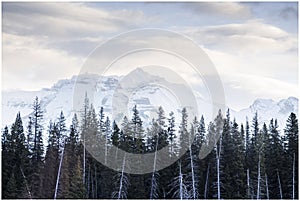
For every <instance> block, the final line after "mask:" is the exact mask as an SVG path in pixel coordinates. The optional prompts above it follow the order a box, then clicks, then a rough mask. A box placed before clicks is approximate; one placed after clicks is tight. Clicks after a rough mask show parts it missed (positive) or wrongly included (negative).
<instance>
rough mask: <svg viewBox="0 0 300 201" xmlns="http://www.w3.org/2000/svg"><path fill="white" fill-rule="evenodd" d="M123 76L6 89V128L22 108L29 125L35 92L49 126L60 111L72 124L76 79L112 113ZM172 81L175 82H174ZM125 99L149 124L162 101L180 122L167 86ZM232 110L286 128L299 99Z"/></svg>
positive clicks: (207, 110) (203, 104)
mask: <svg viewBox="0 0 300 201" xmlns="http://www.w3.org/2000/svg"><path fill="white" fill-rule="evenodd" d="M138 73H140V74H141V75H140V76H139V78H140V79H141V80H144V79H146V78H147V77H148V78H149V76H153V75H149V74H147V73H145V72H142V71H139V72H138ZM121 79H122V77H118V76H107V77H99V76H98V75H90V74H83V75H80V76H79V77H77V76H73V77H72V78H71V79H65V80H59V81H58V82H57V83H56V84H54V85H53V86H52V87H51V88H50V89H42V90H40V91H12V92H2V128H3V127H4V126H5V125H11V124H12V123H13V121H14V120H15V117H16V114H17V112H18V111H20V112H21V116H22V118H23V124H24V125H27V122H28V115H29V114H30V113H31V112H32V109H31V108H32V103H33V101H34V98H35V96H38V97H39V99H40V100H41V105H42V108H43V110H44V127H45V128H47V126H48V123H49V121H50V120H52V121H56V119H57V117H58V116H59V114H60V111H63V112H64V115H65V117H66V119H67V122H66V123H67V125H68V126H69V125H70V123H71V119H72V116H73V114H74V111H73V95H74V85H75V83H77V84H78V86H79V87H82V88H83V89H85V88H91V89H92V90H94V92H95V93H94V96H93V98H94V102H93V104H94V107H95V109H96V112H97V113H98V112H99V110H100V107H101V106H103V107H104V109H105V110H104V112H105V113H106V114H110V113H111V111H110V109H109V108H111V106H112V97H113V95H114V92H115V89H116V87H117V86H118V83H119V81H120V80H121ZM151 79H154V80H155V79H156V80H157V81H158V82H160V83H165V84H170V83H168V82H167V81H166V80H164V79H163V78H161V77H158V76H156V77H152V78H151ZM137 81H138V80H130V82H132V83H134V82H137ZM171 84H172V85H174V83H171ZM175 85H176V84H175ZM177 85H178V88H182V89H183V87H181V86H180V84H177ZM182 93H183V92H182ZM193 93H194V94H195V97H196V100H197V103H198V105H199V107H200V108H198V109H199V111H201V114H203V115H204V117H205V120H206V123H208V121H209V120H211V118H212V110H211V105H210V103H209V102H208V101H205V100H204V99H203V98H202V94H200V92H199V91H193ZM122 98H124V99H122ZM82 99H83V97H82ZM125 99H128V108H132V107H133V106H134V105H135V104H136V105H137V106H138V110H139V112H140V114H141V116H142V119H143V121H144V123H146V125H145V126H147V122H151V121H150V119H152V118H153V117H154V116H153V114H154V113H155V112H156V111H157V108H158V106H160V105H161V106H163V108H164V110H165V113H166V116H168V114H169V113H170V111H173V112H174V113H175V117H176V120H177V123H179V119H180V110H179V103H178V100H176V97H174V94H172V93H170V92H169V91H168V90H167V89H165V88H162V87H159V86H156V85H145V86H144V87H141V88H139V90H137V91H134V92H133V93H132V94H131V96H130V97H121V99H120V100H119V101H121V102H122V101H125ZM230 111H231V117H232V119H233V117H235V118H236V120H237V122H238V123H244V122H245V120H246V117H248V119H249V121H251V120H252V117H253V116H254V114H255V112H256V111H257V112H258V117H259V121H260V122H266V123H269V121H270V119H271V118H277V119H278V123H279V126H280V129H283V128H284V126H285V122H286V120H287V118H288V116H289V114H290V113H291V112H294V113H296V115H298V99H297V98H294V97H289V98H288V99H283V100H281V101H279V102H275V101H273V100H271V99H257V100H256V101H254V103H253V104H252V105H251V106H250V107H249V108H246V109H243V110H241V111H233V110H230ZM128 115H129V117H131V111H129V112H128ZM110 117H111V116H110ZM198 119H199V117H198ZM250 123H251V122H250Z"/></svg>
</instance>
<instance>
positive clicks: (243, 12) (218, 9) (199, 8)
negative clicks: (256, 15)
mask: <svg viewBox="0 0 300 201" xmlns="http://www.w3.org/2000/svg"><path fill="white" fill-rule="evenodd" d="M184 6H185V7H187V8H189V9H190V10H192V11H194V12H195V13H198V14H209V15H215V16H222V17H227V18H230V19H236V18H237V19H241V18H243V19H247V18H249V17H251V10H250V8H248V7H247V6H246V5H243V4H241V3H237V2H223V3H218V2H213V3H204V2H202V3H186V4H184Z"/></svg>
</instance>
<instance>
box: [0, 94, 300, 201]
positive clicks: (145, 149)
mask: <svg viewBox="0 0 300 201" xmlns="http://www.w3.org/2000/svg"><path fill="white" fill-rule="evenodd" d="M103 111H104V110H103V108H101V110H100V111H95V109H94V107H93V105H92V104H90V103H89V100H88V99H87V98H86V99H85V104H84V105H83V107H82V112H81V113H80V114H77V115H76V114H75V115H74V117H73V119H72V124H71V125H66V123H65V122H66V119H65V117H64V114H63V111H61V113H60V114H58V116H59V118H58V119H57V121H55V122H49V126H48V127H47V128H44V127H43V126H42V125H43V115H44V113H43V108H41V105H40V102H39V100H38V98H36V99H35V100H34V104H33V108H32V113H31V115H30V118H29V119H26V120H22V119H21V114H20V113H18V114H16V120H15V122H14V123H13V124H12V126H11V127H10V128H8V127H7V126H6V127H5V128H3V131H2V150H1V152H2V198H3V199H6V198H25V199H26V198H48V199H53V198H77V199H80V198H82V199H88V198H91V199H96V198H115V199H121V198H128V199H133V198H139V199H155V198H160V199H164V198H173V199H210V198H214V199H231V198H239V199H298V120H297V117H296V115H295V114H294V113H291V114H290V116H289V118H288V119H287V121H286V126H285V127H284V128H279V127H278V125H277V120H276V119H271V120H270V122H265V123H264V124H259V123H258V119H257V115H255V116H254V117H251V118H252V119H251V120H249V121H246V122H245V123H244V124H241V125H239V124H237V123H236V121H235V119H234V117H232V116H230V113H229V111H219V114H218V116H217V117H216V118H215V120H214V121H212V122H210V123H209V124H205V121H204V118H203V116H201V117H195V118H194V121H193V123H192V124H188V122H187V117H188V115H189V114H188V113H187V112H186V109H185V108H182V116H181V119H175V117H174V114H173V113H172V112H171V113H170V114H165V112H164V110H163V108H162V107H160V108H159V110H158V111H157V112H158V115H157V116H158V118H157V119H153V121H152V122H151V123H150V127H149V128H145V127H144V126H143V122H142V120H141V118H140V116H139V111H138V108H137V106H135V107H134V108H133V116H132V117H125V118H124V120H123V122H122V124H121V125H117V123H116V122H115V121H114V120H113V119H109V118H108V117H107V116H108V115H107V114H105V113H104V112H103ZM224 112H225V114H224ZM222 113H223V114H222ZM245 118H246V117H245ZM249 118H250V117H249ZM79 120H80V121H79ZM79 122H80V123H79ZM175 122H180V126H179V127H176V126H175V125H176V124H175ZM46 133H47V135H48V143H47V144H43V136H45V134H46ZM185 136H194V138H193V139H194V140H193V141H190V140H188V139H190V138H186V137H185ZM96 139H97V140H102V141H104V142H105V143H104V144H105V147H104V150H105V151H103V153H99V154H103V156H104V158H105V162H104V163H100V162H99V161H97V160H96V159H95V158H94V157H93V156H92V155H91V154H90V153H89V152H88V151H86V150H85V149H84V146H83V145H84V144H85V143H89V142H91V141H94V140H96ZM113 145H114V146H117V147H118V148H119V149H122V150H124V151H126V152H128V153H139V154H145V153H153V152H155V151H157V150H160V149H162V148H163V147H166V146H167V147H168V150H169V156H167V157H176V156H178V154H179V153H181V152H182V150H181V148H182V147H185V146H187V147H189V149H188V150H187V151H186V152H185V153H184V154H183V155H182V156H181V157H180V158H179V159H178V160H177V161H176V162H175V163H173V164H172V165H170V166H168V167H166V168H164V169H161V170H159V171H155V163H156V161H155V160H156V159H155V160H154V161H153V164H154V165H153V170H154V171H153V172H151V173H147V174H142V175H140V174H128V173H126V172H125V171H124V169H125V166H126V165H128V164H127V163H128V160H127V159H126V157H124V158H123V159H122V163H121V164H122V167H120V171H114V170H112V169H110V168H108V167H107V166H106V163H109V161H113V160H114V159H115V158H114V157H115V156H116V155H117V153H114V152H113V151H112V150H113V149H112V146H113ZM209 147H213V149H212V151H211V152H210V153H209V154H208V155H207V156H206V157H205V158H203V159H200V158H199V152H200V150H204V149H207V148H209Z"/></svg>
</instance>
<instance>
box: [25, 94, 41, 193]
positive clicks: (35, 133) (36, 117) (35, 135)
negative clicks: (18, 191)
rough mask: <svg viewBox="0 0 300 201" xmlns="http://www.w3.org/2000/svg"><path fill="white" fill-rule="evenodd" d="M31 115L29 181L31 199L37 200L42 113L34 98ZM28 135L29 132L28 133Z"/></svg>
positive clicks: (39, 186)
mask: <svg viewBox="0 0 300 201" xmlns="http://www.w3.org/2000/svg"><path fill="white" fill-rule="evenodd" d="M32 109H33V113H32V114H31V120H30V121H31V122H32V125H31V127H30V129H32V136H29V139H32V142H29V144H30V143H32V144H33V146H32V147H31V148H32V149H31V150H30V152H31V161H32V162H31V165H32V166H31V167H32V175H31V179H30V183H31V192H32V196H33V198H38V197H40V196H41V190H42V189H41V183H42V182H41V181H42V178H41V170H42V168H43V154H44V145H43V138H42V132H43V126H42V120H43V111H42V108H41V104H40V102H39V99H38V97H36V98H35V101H34V102H33V108H32ZM28 133H29V134H30V130H29V131H28Z"/></svg>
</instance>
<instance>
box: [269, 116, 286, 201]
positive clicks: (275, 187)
mask: <svg viewBox="0 0 300 201" xmlns="http://www.w3.org/2000/svg"><path fill="white" fill-rule="evenodd" d="M269 132H270V138H269V140H270V142H269V146H268V147H266V149H267V151H266V172H267V176H268V182H269V185H268V186H269V190H270V198H275V199H280V198H281V195H280V193H279V192H280V188H281V187H280V186H279V184H278V178H279V177H278V176H279V175H280V174H281V173H282V161H283V156H284V150H283V143H282V141H281V137H280V135H279V131H278V125H277V120H275V121H274V120H273V119H271V121H270V125H269Z"/></svg>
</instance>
